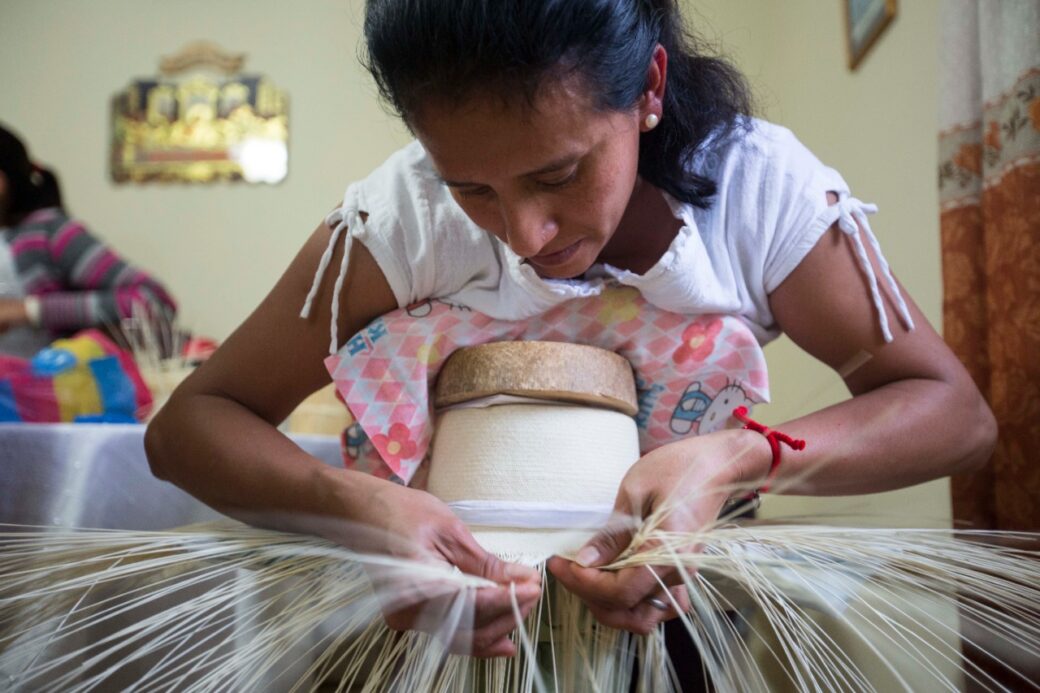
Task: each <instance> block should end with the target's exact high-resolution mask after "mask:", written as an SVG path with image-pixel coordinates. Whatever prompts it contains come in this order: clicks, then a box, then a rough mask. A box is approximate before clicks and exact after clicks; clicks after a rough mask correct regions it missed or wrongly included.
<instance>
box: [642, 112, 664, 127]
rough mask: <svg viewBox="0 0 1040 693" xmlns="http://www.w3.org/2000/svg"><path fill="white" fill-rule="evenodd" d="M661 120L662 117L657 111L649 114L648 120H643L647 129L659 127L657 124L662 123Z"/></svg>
mask: <svg viewBox="0 0 1040 693" xmlns="http://www.w3.org/2000/svg"><path fill="white" fill-rule="evenodd" d="M660 122H661V119H660V118H659V117H658V116H657V114H656V113H651V114H650V115H648V116H647V117H646V120H644V121H643V125H645V126H646V129H647V130H653V129H654V128H656V127H657V124H658V123H660Z"/></svg>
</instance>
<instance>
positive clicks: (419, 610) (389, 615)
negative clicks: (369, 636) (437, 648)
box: [361, 483, 542, 657]
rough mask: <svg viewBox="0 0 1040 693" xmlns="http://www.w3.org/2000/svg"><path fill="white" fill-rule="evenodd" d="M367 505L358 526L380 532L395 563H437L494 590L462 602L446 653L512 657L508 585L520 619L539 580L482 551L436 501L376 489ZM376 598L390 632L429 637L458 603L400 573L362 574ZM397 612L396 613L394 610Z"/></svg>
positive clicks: (406, 491)
mask: <svg viewBox="0 0 1040 693" xmlns="http://www.w3.org/2000/svg"><path fill="white" fill-rule="evenodd" d="M373 486H377V488H375V489H373V490H374V492H373V493H372V496H371V502H370V503H368V504H366V508H365V513H364V515H365V516H364V517H363V518H361V519H362V521H363V522H365V524H367V525H369V526H372V527H375V528H377V529H378V530H381V532H380V533H381V534H384V535H385V537H386V549H387V550H388V551H389V553H390V554H391V555H393V556H395V557H398V558H405V559H409V560H414V561H419V562H437V563H444V564H447V565H450V566H454V567H456V568H458V569H459V570H461V571H462V572H464V573H468V574H470V575H475V576H479V577H483V578H485V579H487V580H489V581H491V582H494V583H498V586H495V587H482V588H479V589H477V590H475V591H474V592H470V593H469V595H466V598H468V599H470V600H471V601H470V602H469V603H467V604H466V605H465V610H464V611H463V613H462V619H461V620H460V621H459V624H458V626H457V627H456V628H455V629H454V631H453V632H451V633H448V634H447V635H448V637H449V642H448V645H449V648H450V649H451V651H452V652H455V653H458V654H470V655H473V656H475V657H508V656H512V655H513V654H515V653H516V647H515V645H514V644H513V643H512V642H511V641H510V639H509V634H510V633H511V632H512V631H513V630H514V629H515V628H516V619H515V615H514V614H513V607H512V599H511V596H510V584H511V583H512V584H515V585H516V599H517V603H518V605H519V608H520V613H521V615H522V616H524V617H526V616H527V614H528V612H530V610H531V609H532V608H533V607H534V606H535V604H536V603H537V601H538V598H539V596H540V595H541V591H542V588H541V574H540V573H539V572H538V571H536V570H534V569H533V568H529V567H527V566H523V565H519V564H516V563H506V562H504V561H501V560H499V559H498V558H496V557H495V556H493V555H492V554H490V553H488V552H487V551H485V550H484V549H483V548H482V547H481V546H480V544H478V543H477V541H476V539H474V537H473V535H472V534H471V533H470V532H469V530H468V529H467V528H466V525H465V524H464V523H463V522H462V521H461V520H460V519H459V518H458V517H456V516H455V515H454V513H452V512H451V510H450V509H449V508H448V506H447V505H445V504H444V503H443V502H441V501H440V500H439V499H437V498H436V497H435V496H432V495H430V494H429V493H426V492H425V491H420V490H417V489H412V488H408V487H404V486H399V485H397V484H391V483H380V484H378V485H373ZM369 575H370V577H371V578H372V580H373V583H374V586H375V588H376V592H377V594H378V595H379V597H380V602H381V604H382V608H383V617H384V618H385V620H386V623H387V625H388V626H390V627H391V628H393V629H394V630H399V631H403V630H422V631H426V632H436V631H439V630H440V629H442V628H443V627H444V626H445V623H446V622H449V621H450V618H448V616H449V613H450V609H451V608H452V605H453V604H454V603H455V601H454V600H455V599H457V598H458V597H459V592H458V590H457V589H451V588H448V589H446V586H445V585H443V584H440V585H438V584H436V582H434V583H432V584H431V583H430V582H429V581H426V582H425V584H424V583H423V582H421V581H419V580H416V579H415V577H413V576H409V575H408V574H407V573H405V572H404V571H400V570H392V571H388V572H386V573H384V572H383V571H382V570H376V571H373V570H369ZM398 605H403V607H402V608H397V607H398Z"/></svg>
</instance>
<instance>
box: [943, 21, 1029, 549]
mask: <svg viewBox="0 0 1040 693" xmlns="http://www.w3.org/2000/svg"><path fill="white" fill-rule="evenodd" d="M942 12H943V14H942V20H941V24H942V26H941V36H940V45H941V51H942V54H941V59H940V67H939V69H940V99H941V109H940V128H941V131H940V136H939V154H940V164H939V191H940V204H941V229H942V262H943V285H944V290H945V297H944V302H943V322H944V331H945V337H946V340H947V341H948V342H949V344H950V345H951V347H952V348H953V349H954V351H955V352H956V353H957V355H958V356H959V357H960V358H961V359H962V360H963V361H964V363H965V364H966V365H967V367H968V370H969V371H970V372H971V374H972V376H973V377H974V378H975V381H976V383H977V384H978V386H979V389H980V390H981V391H982V393H983V394H984V395H985V396H986V397H987V399H988V400H989V403H990V406H991V407H992V408H993V412H994V413H995V414H996V417H997V421H998V422H999V425H1000V438H999V442H998V447H997V451H996V453H995V455H994V457H993V459H992V460H991V462H990V464H989V465H987V467H986V468H985V469H984V470H983V471H981V472H978V473H976V474H971V475H966V476H964V477H961V478H954V483H953V503H954V516H955V518H956V520H957V521H959V522H961V523H967V524H969V525H970V526H973V527H976V528H995V529H1007V530H1040V0H947V1H946V2H944V3H943V5H942ZM949 423H950V431H951V435H955V434H956V433H955V432H956V429H957V423H956V422H953V421H951V422H949Z"/></svg>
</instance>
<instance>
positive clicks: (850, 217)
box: [833, 197, 914, 342]
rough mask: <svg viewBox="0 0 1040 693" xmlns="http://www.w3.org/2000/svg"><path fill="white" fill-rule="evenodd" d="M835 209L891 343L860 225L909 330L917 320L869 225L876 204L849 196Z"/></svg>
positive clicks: (886, 317) (886, 319)
mask: <svg viewBox="0 0 1040 693" xmlns="http://www.w3.org/2000/svg"><path fill="white" fill-rule="evenodd" d="M833 208H834V209H836V211H837V212H838V220H837V221H838V228H839V229H841V230H842V232H843V233H844V234H845V235H846V236H848V237H849V239H850V240H851V241H852V245H853V247H854V248H855V249H856V257H857V258H859V265H860V268H861V269H862V270H863V273H864V274H865V275H867V282H868V283H869V284H870V297H871V299H873V301H874V308H875V309H877V312H878V322H879V323H880V324H881V333H882V334H883V335H884V337H885V341H886V342H891V341H892V331H891V330H890V329H889V328H888V316H887V315H885V304H884V301H883V299H882V297H881V291H880V289H879V288H878V282H877V277H875V276H874V268H873V266H872V265H871V264H870V258H869V257H868V256H867V249H866V248H865V247H864V246H863V241H862V240H861V239H860V237H859V236H860V234H859V231H860V227H862V228H863V234H864V235H865V236H866V237H867V240H868V241H870V247H871V248H873V249H874V256H875V257H876V258H877V261H878V265H879V266H880V267H881V274H882V275H883V276H884V277H885V281H886V282H887V283H888V288H889V291H891V292H892V298H893V300H894V301H895V303H896V309H897V310H898V311H899V317H900V318H901V319H902V321H903V324H904V325H906V328H907V329H908V330H912V329H914V320H913V318H911V317H910V309H909V308H907V307H906V301H904V300H903V294H902V293H901V292H900V291H899V285H898V284H896V280H895V278H894V277H893V276H892V272H891V270H889V268H888V262H887V261H886V260H885V256H884V255H882V254H881V246H880V245H878V242H877V238H876V237H875V236H874V231H873V230H872V229H871V228H870V222H868V221H867V215H868V214H876V213H877V211H878V208H877V205H873V204H867V203H865V202H860V201H859V200H857V199H856V198H854V197H846V198H844V199H842V200H840V201H839V202H838V203H837V204H836V205H834V206H833ZM856 222H859V224H858V225H857V223H856Z"/></svg>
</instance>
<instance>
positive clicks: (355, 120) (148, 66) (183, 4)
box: [0, 0, 407, 338]
mask: <svg viewBox="0 0 1040 693" xmlns="http://www.w3.org/2000/svg"><path fill="white" fill-rule="evenodd" d="M360 8H361V3H360V2H346V1H343V0H305V1H301V2H295V3H291V2H281V1H278V0H217V1H200V0H176V2H139V1H135V0H93V1H91V2H82V1H81V0H48V1H47V2H37V1H36V0H3V1H2V2H0V85H3V87H2V89H0V121H3V122H5V123H7V124H9V125H10V126H12V127H14V128H16V129H18V130H19V131H20V132H21V133H22V134H23V135H24V136H25V138H26V140H27V141H28V142H29V143H30V145H31V147H32V149H33V151H34V152H35V155H36V156H37V157H38V158H39V159H40V160H41V161H43V162H45V163H47V164H50V165H53V166H54V167H55V168H56V169H57V170H58V172H59V173H60V175H61V176H62V180H63V187H64V189H65V194H66V198H67V203H68V206H69V207H70V209H71V210H72V212H73V213H75V214H77V215H79V216H80V217H82V218H83V219H84V220H85V221H87V222H88V224H89V225H90V226H92V227H93V228H94V230H95V231H96V232H97V233H98V234H99V235H101V236H103V237H104V238H105V239H107V240H108V241H109V242H111V243H112V244H113V245H114V246H115V247H116V248H117V249H118V250H119V251H120V252H122V253H123V254H125V255H126V256H128V257H129V258H130V259H131V260H133V261H134V262H138V263H140V264H141V265H142V266H144V267H145V268H147V269H148V270H150V271H152V272H154V273H155V274H156V275H158V276H159V277H160V278H162V279H163V281H165V282H166V283H167V284H168V285H169V287H170V288H171V289H172V291H173V292H174V295H175V296H176V297H177V298H178V300H179V301H180V303H181V307H182V311H181V315H182V317H183V321H184V323H185V325H186V326H187V327H189V328H192V329H195V330H198V331H201V332H203V333H206V334H210V335H213V336H215V337H218V338H224V337H226V336H227V335H228V334H229V333H230V331H231V330H232V329H234V327H235V325H237V324H238V323H239V322H241V320H242V319H243V318H244V317H245V315H246V314H248V312H249V311H250V310H252V308H253V307H254V306H255V305H256V304H257V303H258V302H259V300H260V299H261V298H262V297H263V296H264V294H265V293H266V292H267V290H268V289H270V287H271V285H272V284H273V283H274V281H275V279H277V277H278V276H279V275H280V274H281V272H282V271H283V270H284V268H285V267H286V265H287V264H288V262H289V260H290V259H291V258H292V256H293V254H294V253H295V252H296V250H297V249H299V247H300V246H301V245H302V243H303V241H304V239H305V238H306V237H307V235H308V234H309V233H310V232H311V230H313V229H314V227H315V225H317V223H318V222H319V221H320V220H321V218H322V216H323V215H324V214H325V212H327V211H328V210H329V209H331V208H332V207H333V206H334V205H335V204H336V202H337V200H338V199H339V198H340V197H341V195H342V193H343V190H344V189H345V187H346V185H347V184H348V183H349V182H350V181H351V180H353V179H356V178H358V177H360V176H362V175H364V174H365V173H366V172H367V171H368V170H370V169H371V168H372V167H374V166H375V165H376V164H378V163H379V162H380V161H381V160H382V159H383V158H385V156H386V155H387V154H389V153H390V152H392V151H394V150H395V149H396V148H397V147H399V146H400V145H401V144H403V143H404V142H405V141H407V136H406V135H405V133H404V131H403V129H402V128H401V127H400V126H399V125H398V124H397V123H396V122H395V120H394V119H393V118H391V117H390V116H389V115H387V114H386V113H385V112H384V111H383V110H382V109H381V107H380V106H379V104H378V102H377V100H376V98H375V94H374V91H375V88H374V86H373V85H372V83H371V80H370V79H369V78H368V77H367V74H364V73H363V70H362V69H361V67H360V66H359V65H358V61H357V58H356V55H357V43H358V37H359V36H360V23H361V22H360ZM198 39H207V40H211V41H214V42H216V43H218V44H219V45H221V46H222V47H223V48H224V49H226V50H228V51H233V52H242V53H245V54H247V61H246V64H245V67H246V69H247V70H249V71H256V72H260V73H263V74H266V75H267V76H269V77H270V78H271V79H272V80H273V81H274V82H275V83H276V84H277V85H279V86H281V87H282V88H284V89H285V90H287V92H288V94H289V99H290V103H289V108H290V125H289V127H290V160H289V176H288V178H287V179H286V180H285V181H284V182H283V183H282V184H280V185H277V186H274V187H271V186H255V187H254V186H249V185H244V184H235V185H215V186H182V185H173V186H169V185H147V186H117V185H115V184H113V183H112V182H110V181H109V179H108V172H107V168H106V166H107V163H106V162H107V147H108V99H109V98H110V97H111V95H112V94H113V93H114V92H116V91H118V90H120V89H122V88H124V87H125V86H126V85H127V83H128V81H129V80H130V79H131V78H133V77H139V76H147V75H153V74H155V73H156V72H157V70H158V61H159V58H160V57H161V56H163V55H168V54H171V53H174V52H176V51H178V50H179V49H180V48H181V47H183V46H184V45H185V44H187V43H188V42H190V41H194V40H198Z"/></svg>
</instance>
